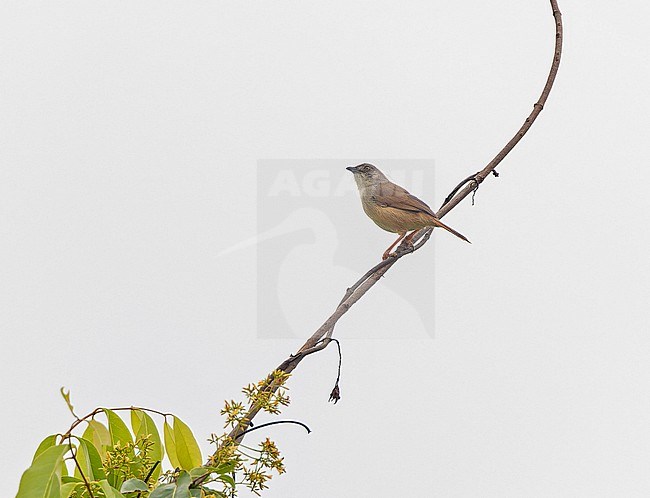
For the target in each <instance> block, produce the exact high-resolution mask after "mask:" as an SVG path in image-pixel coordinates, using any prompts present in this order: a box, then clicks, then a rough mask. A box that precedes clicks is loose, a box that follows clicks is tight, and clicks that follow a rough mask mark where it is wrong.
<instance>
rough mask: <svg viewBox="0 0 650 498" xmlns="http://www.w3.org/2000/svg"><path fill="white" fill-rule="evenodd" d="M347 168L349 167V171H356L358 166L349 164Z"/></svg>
mask: <svg viewBox="0 0 650 498" xmlns="http://www.w3.org/2000/svg"><path fill="white" fill-rule="evenodd" d="M345 169H347V170H348V171H351V172H352V173H356V172H357V171H358V170H357V166H348V167H347V168H345Z"/></svg>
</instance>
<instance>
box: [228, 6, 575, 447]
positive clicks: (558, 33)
mask: <svg viewBox="0 0 650 498" xmlns="http://www.w3.org/2000/svg"><path fill="white" fill-rule="evenodd" d="M550 3H551V8H552V11H553V17H554V19H555V51H554V54H553V62H552V64H551V69H550V72H549V75H548V78H547V80H546V84H545V85H544V89H543V90H542V93H541V95H540V97H539V99H538V100H537V102H535V104H534V105H533V110H532V112H531V113H530V115H529V116H528V117H527V118H526V120H525V121H524V124H523V125H522V126H521V128H519V130H518V131H517V133H516V134H515V135H514V137H512V139H511V140H510V141H509V142H508V143H507V144H506V145H505V146H504V147H503V149H501V150H500V151H499V153H498V154H497V155H496V156H495V157H494V158H493V159H492V160H491V161H490V162H489V163H488V164H487V165H486V166H485V167H484V168H483V169H482V170H480V171H479V172H477V173H475V174H473V175H471V176H469V177H468V178H466V179H465V180H463V181H462V182H461V183H460V184H459V185H458V186H457V187H456V188H455V189H454V190H453V191H452V193H451V194H450V195H449V196H448V198H447V199H445V202H444V203H443V205H442V206H441V208H440V209H439V210H438V212H437V213H436V216H437V217H438V218H442V217H443V216H445V215H446V214H447V213H448V212H449V211H451V210H452V209H453V208H454V207H456V206H457V205H458V204H459V203H460V202H461V201H462V200H463V199H465V197H467V196H468V195H469V194H470V193H471V192H473V191H475V190H476V188H477V187H478V186H479V185H480V184H481V183H482V182H483V181H484V180H485V178H487V176H488V175H489V174H490V172H492V171H494V169H495V168H496V167H497V165H498V164H499V163H500V162H501V161H502V160H503V159H504V158H505V157H506V155H508V153H509V152H510V151H511V150H512V149H513V148H514V147H515V145H517V143H519V141H520V140H521V139H522V138H523V136H524V135H525V134H526V132H527V131H528V130H529V129H530V127H531V126H532V124H533V122H534V121H535V119H537V116H539V114H540V112H542V109H543V108H544V104H545V103H546V100H547V98H548V96H549V94H550V92H551V88H552V87H553V82H554V81H555V76H556V74H557V71H558V67H559V65H560V58H561V55H562V38H563V37H562V14H561V13H560V10H559V8H558V5H557V1H556V0H550ZM432 230H433V228H430V227H429V228H424V229H422V230H420V232H419V233H418V234H417V235H416V236H415V237H414V238H413V241H414V242H415V245H414V246H404V245H402V246H400V247H399V248H398V250H397V254H396V255H395V256H393V257H391V258H389V259H387V260H385V261H382V262H381V263H379V264H377V265H375V266H374V267H373V268H371V269H370V270H368V271H367V272H366V273H365V275H363V277H361V278H360V279H359V280H358V281H357V282H355V283H354V285H352V286H351V287H350V288H348V289H347V291H346V292H345V295H344V296H343V299H342V300H341V302H340V303H339V305H338V306H337V307H336V309H335V310H334V312H333V313H332V315H331V316H330V317H329V318H328V319H327V320H325V322H324V323H323V325H321V326H320V327H319V328H318V330H316V332H314V333H313V334H312V336H311V337H310V338H309V339H307V341H306V342H305V344H303V346H302V347H301V348H300V349H299V350H298V353H297V354H295V355H291V356H290V357H289V358H287V359H286V360H285V361H283V362H282V363H281V364H280V365H279V366H278V367H277V370H282V371H284V372H286V373H290V372H292V371H293V370H294V369H295V368H296V367H297V366H298V364H299V363H300V362H301V361H302V360H303V358H305V357H306V356H308V355H309V354H311V353H314V352H316V351H320V350H321V349H323V348H324V347H325V346H326V344H325V345H322V344H323V343H320V341H321V340H323V338H325V339H329V338H330V337H331V336H332V333H333V332H334V326H335V325H336V323H337V322H338V321H339V319H340V318H341V317H342V316H343V315H344V314H345V313H347V312H348V310H349V309H350V308H351V307H352V306H353V305H354V304H355V303H356V302H357V301H358V300H359V299H361V297H363V296H364V295H365V294H366V292H368V291H369V290H370V289H371V288H372V287H373V286H374V285H375V284H376V283H377V282H378V281H379V279H380V278H381V277H382V276H384V274H385V273H386V272H387V271H388V270H389V269H390V268H392V266H393V265H394V264H395V263H397V261H399V260H400V259H401V258H402V257H403V256H405V255H406V254H410V253H412V252H413V251H416V250H418V249H419V248H421V247H422V246H423V245H424V244H425V243H426V242H427V240H428V239H429V237H430V236H431V232H432ZM327 342H329V341H327V340H326V341H325V343H327ZM319 343H320V344H319ZM321 345H322V347H321ZM278 387H279V383H276V382H271V383H270V384H269V386H268V387H267V389H268V390H269V391H272V392H274V391H275V390H277V388H278ZM259 411H260V407H259V406H258V405H255V404H254V405H252V406H251V407H250V408H249V411H248V413H247V414H246V417H245V418H244V422H242V423H240V424H239V425H237V426H236V427H235V428H234V429H233V430H232V431H231V433H230V437H231V438H233V439H239V438H241V436H242V435H243V434H244V433H245V431H246V429H247V427H248V426H249V425H250V422H251V420H252V419H253V418H254V417H255V415H257V413H258V412H259Z"/></svg>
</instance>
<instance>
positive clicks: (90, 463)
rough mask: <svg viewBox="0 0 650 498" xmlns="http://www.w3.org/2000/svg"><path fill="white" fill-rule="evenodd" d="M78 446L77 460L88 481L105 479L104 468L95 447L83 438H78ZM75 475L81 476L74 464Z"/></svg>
mask: <svg viewBox="0 0 650 498" xmlns="http://www.w3.org/2000/svg"><path fill="white" fill-rule="evenodd" d="M78 440H79V448H77V455H76V458H77V462H78V463H79V467H81V470H82V471H83V475H84V476H86V479H88V480H89V481H100V480H102V479H106V474H105V473H104V468H103V467H102V458H101V457H100V456H99V452H98V451H97V448H95V446H94V445H93V443H91V442H90V441H88V440H87V439H84V438H78ZM74 475H75V477H79V478H81V473H80V472H79V469H78V468H76V466H75V472H74Z"/></svg>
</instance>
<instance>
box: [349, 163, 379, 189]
mask: <svg viewBox="0 0 650 498" xmlns="http://www.w3.org/2000/svg"><path fill="white" fill-rule="evenodd" d="M345 169H347V170H348V171H351V172H352V173H353V174H354V179H355V180H356V182H357V185H358V187H359V188H363V187H369V186H372V185H376V184H378V183H382V182H386V181H388V179H387V178H386V176H384V174H383V173H382V172H381V171H379V170H378V169H377V168H376V167H375V166H373V165H372V164H368V163H363V164H360V165H359V166H348V167H347V168H345Z"/></svg>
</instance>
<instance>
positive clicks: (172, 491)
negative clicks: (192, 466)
mask: <svg viewBox="0 0 650 498" xmlns="http://www.w3.org/2000/svg"><path fill="white" fill-rule="evenodd" d="M191 483H192V480H191V479H190V475H189V474H188V473H187V472H185V471H183V472H181V473H180V474H179V476H178V479H177V480H176V482H175V483H171V484H163V485H162V486H158V487H157V488H156V489H154V490H153V491H152V492H151V494H150V495H149V498H192V497H191V495H190V484H191Z"/></svg>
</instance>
